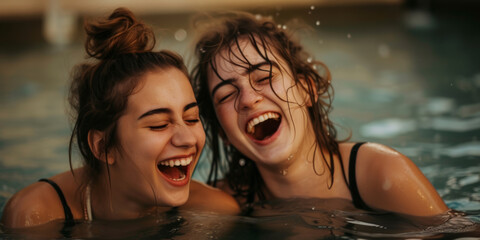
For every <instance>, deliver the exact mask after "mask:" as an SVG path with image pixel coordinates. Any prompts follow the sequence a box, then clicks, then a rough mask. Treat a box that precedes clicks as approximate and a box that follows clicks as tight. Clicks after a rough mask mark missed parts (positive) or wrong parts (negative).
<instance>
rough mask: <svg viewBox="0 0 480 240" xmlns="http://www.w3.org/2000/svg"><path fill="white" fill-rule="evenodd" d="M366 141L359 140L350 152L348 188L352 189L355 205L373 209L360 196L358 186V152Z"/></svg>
mask: <svg viewBox="0 0 480 240" xmlns="http://www.w3.org/2000/svg"><path fill="white" fill-rule="evenodd" d="M365 143H366V142H359V143H356V144H355V145H353V147H352V150H351V152H350V160H349V164H348V180H349V183H348V188H349V189H350V194H352V202H353V205H355V207H357V208H361V209H365V210H371V208H369V207H368V206H367V204H365V202H364V201H363V200H362V198H361V197H360V192H359V191H358V186H357V176H356V171H355V169H356V163H357V153H358V149H359V148H360V147H361V146H362V145H363V144H365Z"/></svg>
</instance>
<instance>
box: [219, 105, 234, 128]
mask: <svg viewBox="0 0 480 240" xmlns="http://www.w3.org/2000/svg"><path fill="white" fill-rule="evenodd" d="M215 113H216V114H217V119H218V121H219V122H220V125H221V127H222V128H224V129H230V128H232V127H234V126H236V125H235V124H234V123H236V122H237V121H236V116H237V112H236V111H235V108H234V106H233V104H232V105H231V104H222V105H221V106H218V107H216V108H215ZM227 132H229V131H227Z"/></svg>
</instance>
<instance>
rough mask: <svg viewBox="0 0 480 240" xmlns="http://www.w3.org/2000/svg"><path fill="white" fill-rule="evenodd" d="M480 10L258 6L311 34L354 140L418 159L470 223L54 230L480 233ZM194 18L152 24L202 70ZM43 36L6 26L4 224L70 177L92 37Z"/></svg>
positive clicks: (219, 219) (196, 220) (183, 217)
mask: <svg viewBox="0 0 480 240" xmlns="http://www.w3.org/2000/svg"><path fill="white" fill-rule="evenodd" d="M447 10H448V11H447ZM476 10H478V8H471V7H470V6H467V7H462V6H457V5H453V7H446V6H443V7H442V6H437V8H431V9H409V8H406V7H403V6H388V7H378V6H375V7H341V8H337V7H324V8H322V7H315V8H313V9H312V7H311V6H304V7H298V8H293V9H287V8H281V7H272V9H260V10H258V9H257V10H255V13H259V14H265V15H271V16H273V17H274V18H275V19H278V23H279V24H280V27H283V26H285V27H287V28H288V27H289V26H292V25H290V24H292V23H293V22H295V20H292V19H299V20H301V21H303V22H304V23H305V24H306V25H308V26H309V27H310V29H309V30H305V31H303V30H302V31H300V32H299V33H300V35H301V41H302V43H303V44H304V45H305V46H306V49H308V50H309V51H310V52H312V53H313V58H314V59H315V60H320V61H323V62H324V63H325V64H326V65H327V66H328V67H329V68H330V71H331V73H332V76H333V85H334V87H335V99H334V103H333V106H334V110H333V112H332V115H331V116H332V119H333V120H334V121H335V122H336V123H338V124H339V126H340V127H341V128H340V129H341V137H342V136H343V137H344V136H348V135H349V134H350V133H351V134H352V139H351V141H371V142H379V143H382V144H385V145H388V146H391V147H393V148H395V149H397V150H398V151H400V152H402V153H403V154H405V155H407V156H408V157H410V158H411V159H412V160H413V161H414V162H415V163H416V164H417V165H418V166H419V167H420V169H421V170H422V172H423V173H424V174H425V175H426V177H427V178H428V179H429V180H430V181H431V182H432V183H433V185H434V187H435V188H436V189H437V191H438V192H439V194H440V195H441V196H442V198H443V199H444V200H445V202H446V203H447V205H448V206H449V207H450V208H452V209H454V210H457V211H461V212H464V214H465V215H464V216H451V215H445V216H438V217H436V218H424V219H418V218H409V217H405V216H398V215H394V214H386V213H366V212H362V211H359V210H355V209H354V208H353V207H351V206H349V204H348V203H344V202H342V201H333V202H332V201H326V200H315V199H295V200H285V201H278V202H269V203H265V204H264V205H263V206H254V208H253V210H252V212H251V213H250V214H249V215H247V216H219V215H215V214H212V213H196V212H183V211H171V212H169V213H165V214H159V215H157V216H152V217H147V218H145V219H141V220H136V221H119V222H115V223H106V222H101V221H95V222H93V223H80V224H77V225H76V226H75V227H73V228H70V229H67V230H66V232H65V231H64V232H63V235H62V233H60V232H58V231H55V232H54V233H53V234H60V235H58V236H60V237H62V236H63V237H68V236H73V237H78V238H104V237H109V236H111V237H119V238H175V239H191V238H192V237H195V238H196V239H202V238H203V239H240V238H242V239H244V238H252V239H263V238H279V239H289V238H291V239H297V238H300V237H302V238H307V239H308V238H327V239H330V238H342V239H356V238H380V239H385V238H417V239H418V238H443V237H445V238H463V237H477V238H478V237H480V236H479V234H478V231H479V230H478V229H479V227H478V225H479V224H480V164H479V162H480V68H479V66H480V65H479V64H478V56H479V55H480V48H479V47H478V43H479V42H480V30H479V29H478V23H479V17H477V16H475V15H476V14H475V13H476V12H477V11H476ZM188 17H189V15H188V14H186V15H175V16H149V17H146V18H145V20H146V21H147V22H148V23H149V24H151V25H153V26H154V28H155V31H156V33H157V34H158V36H159V37H160V38H159V41H158V42H159V44H158V45H159V48H166V49H171V50H174V51H177V52H179V53H180V54H182V55H183V56H184V57H185V58H186V59H187V62H190V61H188V60H190V57H191V55H190V54H189V49H191V48H190V47H191V45H190V40H191V37H192V35H193V30H192V29H191V28H189V25H188ZM172 19H175V20H178V21H172ZM170 22H174V23H173V24H170ZM12 26H14V27H12ZM15 26H16V27H17V28H15ZM40 26H41V25H40V24H39V23H38V21H34V20H31V21H30V22H29V21H27V22H26V23H25V22H15V21H13V22H2V20H0V30H4V31H2V32H7V33H8V34H6V35H5V37H2V39H1V40H0V86H1V87H0V214H1V209H3V206H4V204H5V203H6V201H7V200H8V199H9V197H11V196H12V195H13V194H14V193H15V192H16V191H18V190H19V189H21V188H23V187H25V186H27V185H29V184H31V183H32V182H35V181H36V180H38V179H40V178H43V177H48V176H51V175H54V174H57V173H59V172H62V171H66V170H68V169H69V165H68V153H67V150H68V147H67V146H68V139H69V134H70V125H69V119H68V115H67V113H68V112H67V111H66V109H67V105H66V93H67V88H68V83H69V76H70V75H69V74H70V70H71V69H72V67H73V65H74V64H76V63H79V62H80V61H82V60H83V59H84V53H83V43H82V40H83V37H78V39H77V41H75V42H74V43H72V44H70V45H67V46H52V45H48V44H46V43H44V42H43V40H42V39H41V37H38V36H39V34H40V30H38V28H40ZM25 32H29V33H30V34H31V35H32V36H25ZM17 33H22V34H18V35H19V36H20V37H21V39H20V38H19V39H15V36H16V34H17ZM185 34H186V37H185ZM2 35H3V34H2ZM179 35H182V36H181V37H179ZM79 36H81V35H79ZM206 153H207V154H205V156H208V150H207V151H206ZM75 165H78V160H77V161H75ZM207 173H208V157H204V158H202V160H201V162H200V163H199V165H198V167H197V170H196V172H195V175H194V177H195V178H196V179H198V180H201V181H203V180H205V176H206V174H207ZM328 206H334V207H331V208H329V207H328ZM330 209H335V210H330ZM59 226H60V228H61V226H62V223H52V224H49V225H48V226H42V227H39V228H35V229H30V230H29V231H28V232H10V231H7V230H1V231H3V232H0V238H16V237H22V236H23V234H30V236H34V237H42V236H43V237H45V236H51V235H49V234H52V231H50V230H51V229H60V228H59ZM120 229H121V231H120ZM64 230H65V229H64ZM32 234H33V235H32ZM65 234H67V235H65ZM47 238H48V237H47Z"/></svg>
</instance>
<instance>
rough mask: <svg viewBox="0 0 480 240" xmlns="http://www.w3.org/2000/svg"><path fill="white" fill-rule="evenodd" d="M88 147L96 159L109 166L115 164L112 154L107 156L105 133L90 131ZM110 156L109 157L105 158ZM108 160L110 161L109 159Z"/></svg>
mask: <svg viewBox="0 0 480 240" xmlns="http://www.w3.org/2000/svg"><path fill="white" fill-rule="evenodd" d="M88 145H89V147H90V150H91V151H92V153H93V155H94V156H95V158H97V159H98V160H100V161H102V162H106V163H108V164H109V165H113V164H114V163H115V158H114V157H113V155H112V154H105V133H104V132H102V131H99V130H90V131H89V132H88ZM105 155H108V156H105ZM107 158H108V159H107Z"/></svg>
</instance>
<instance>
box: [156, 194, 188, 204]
mask: <svg viewBox="0 0 480 240" xmlns="http://www.w3.org/2000/svg"><path fill="white" fill-rule="evenodd" d="M167 194H168V193H167ZM170 194H172V193H170ZM188 196H189V192H188V191H186V192H185V193H184V192H183V191H182V193H179V194H172V195H170V196H169V197H168V199H163V201H162V202H163V203H164V205H166V206H169V207H179V206H182V205H184V204H185V203H186V202H187V201H188Z"/></svg>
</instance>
